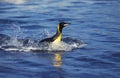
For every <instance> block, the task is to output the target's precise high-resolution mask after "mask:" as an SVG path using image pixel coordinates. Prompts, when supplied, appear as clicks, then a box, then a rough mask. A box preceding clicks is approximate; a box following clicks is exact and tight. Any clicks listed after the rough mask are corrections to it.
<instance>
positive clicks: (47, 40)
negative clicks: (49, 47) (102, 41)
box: [40, 38, 53, 42]
mask: <svg viewBox="0 0 120 78" xmlns="http://www.w3.org/2000/svg"><path fill="white" fill-rule="evenodd" d="M52 41H53V39H52V38H46V39H43V40H41V41H40V42H52Z"/></svg>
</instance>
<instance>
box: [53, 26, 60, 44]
mask: <svg viewBox="0 0 120 78" xmlns="http://www.w3.org/2000/svg"><path fill="white" fill-rule="evenodd" d="M57 31H58V32H59V33H60V34H59V36H58V37H57V38H56V40H55V41H53V44H58V43H59V42H60V41H61V39H62V33H61V32H60V30H59V26H58V27H57Z"/></svg>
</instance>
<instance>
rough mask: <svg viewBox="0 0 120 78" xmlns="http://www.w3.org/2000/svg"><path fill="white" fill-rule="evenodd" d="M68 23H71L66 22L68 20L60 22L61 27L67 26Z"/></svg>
mask: <svg viewBox="0 0 120 78" xmlns="http://www.w3.org/2000/svg"><path fill="white" fill-rule="evenodd" d="M68 25H69V23H66V22H60V23H59V26H60V28H63V27H66V26H68Z"/></svg>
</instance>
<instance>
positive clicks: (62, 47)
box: [1, 25, 85, 52]
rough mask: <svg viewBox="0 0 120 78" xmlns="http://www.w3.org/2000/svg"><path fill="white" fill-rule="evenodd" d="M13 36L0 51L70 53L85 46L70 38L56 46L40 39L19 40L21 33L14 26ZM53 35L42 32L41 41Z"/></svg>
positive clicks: (45, 31) (79, 41)
mask: <svg viewBox="0 0 120 78" xmlns="http://www.w3.org/2000/svg"><path fill="white" fill-rule="evenodd" d="M14 28H15V29H14ZM13 29H14V33H16V34H15V35H13V36H11V37H10V40H7V43H6V44H2V45H1V49H3V50H5V51H24V52H29V51H37V52H43V51H47V52H48V51H71V50H73V49H76V48H81V47H83V46H85V44H84V42H83V41H81V40H77V39H73V38H71V37H66V38H64V39H63V40H62V41H61V42H60V43H59V44H58V45H53V44H52V43H47V42H44V43H43V42H42V43H41V42H40V40H41V39H38V40H32V39H26V38H24V39H19V38H18V35H19V34H20V33H21V29H20V27H18V26H16V25H14V27H13ZM51 35H53V33H52V34H51V33H50V32H49V31H47V30H44V32H43V33H42V36H41V37H42V39H43V38H44V37H50V36H51Z"/></svg>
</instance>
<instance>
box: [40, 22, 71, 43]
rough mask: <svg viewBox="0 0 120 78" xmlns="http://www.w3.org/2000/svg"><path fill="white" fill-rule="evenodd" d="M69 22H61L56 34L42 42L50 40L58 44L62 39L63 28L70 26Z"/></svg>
mask: <svg viewBox="0 0 120 78" xmlns="http://www.w3.org/2000/svg"><path fill="white" fill-rule="evenodd" d="M69 24H70V23H66V22H60V23H59V24H58V26H57V31H56V34H55V35H53V36H52V37H50V38H46V39H43V40H41V41H40V42H49V43H54V44H58V43H59V42H61V39H62V29H63V28H64V27H66V26H68V25H69Z"/></svg>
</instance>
